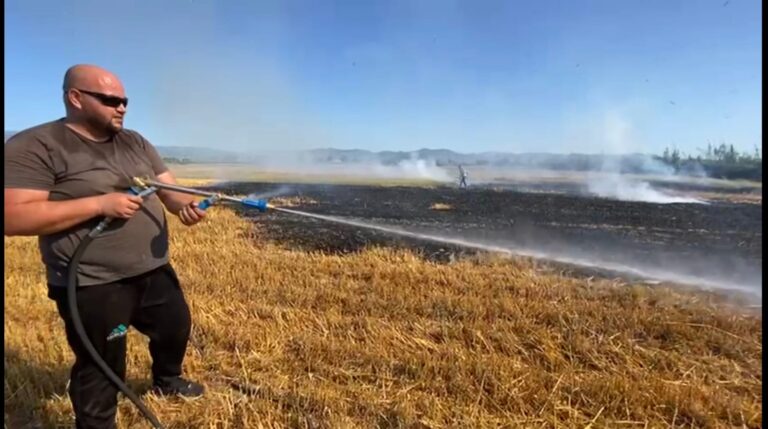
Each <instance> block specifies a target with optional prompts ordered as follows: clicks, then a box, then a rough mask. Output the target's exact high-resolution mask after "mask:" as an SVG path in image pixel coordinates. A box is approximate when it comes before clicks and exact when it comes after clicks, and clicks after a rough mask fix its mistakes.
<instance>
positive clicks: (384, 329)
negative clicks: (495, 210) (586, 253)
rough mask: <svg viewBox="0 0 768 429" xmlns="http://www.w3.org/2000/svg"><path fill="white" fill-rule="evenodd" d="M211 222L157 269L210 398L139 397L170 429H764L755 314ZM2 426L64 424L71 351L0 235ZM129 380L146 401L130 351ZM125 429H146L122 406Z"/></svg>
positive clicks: (191, 363)
mask: <svg viewBox="0 0 768 429" xmlns="http://www.w3.org/2000/svg"><path fill="white" fill-rule="evenodd" d="M262 228H263V225H254V224H253V223H251V222H248V221H247V220H245V219H243V218H241V217H239V216H238V215H237V213H235V212H234V211H232V210H230V209H226V208H215V209H213V210H211V211H210V212H209V217H208V219H207V220H206V221H205V222H204V223H202V224H200V225H198V226H196V227H194V228H185V227H183V226H182V225H181V224H180V223H179V222H177V221H176V220H175V218H172V219H171V234H172V249H171V252H172V260H173V263H174V264H175V266H176V268H177V271H178V273H179V276H180V279H181V281H182V283H183V287H184V289H185V292H186V294H187V297H188V300H189V302H190V305H191V309H192V313H193V324H194V327H193V333H192V339H191V342H190V345H189V349H188V352H187V360H186V365H185V369H186V371H187V375H188V376H190V377H191V378H194V379H197V380H200V381H202V382H203V383H204V384H206V386H207V387H208V394H207V396H205V397H204V398H201V399H198V400H195V401H183V400H179V399H160V398H155V397H153V396H151V395H149V394H146V395H145V396H144V397H145V400H146V401H147V403H148V404H149V406H150V407H151V408H152V409H154V410H155V411H156V413H157V414H158V416H159V417H160V419H161V421H163V422H164V423H165V424H166V425H167V426H168V427H174V428H258V427H297V428H322V427H334V428H336V427H339V428H345V427H361V428H363V427H365V428H367V427H382V428H400V427H402V428H431V427H480V428H482V427H593V428H596V427H612V428H615V427H669V426H673V427H750V428H752V427H754V428H757V427H761V422H762V406H761V401H762V393H761V387H762V369H761V362H762V361H761V354H762V346H761V342H762V332H761V318H760V316H759V315H756V314H754V312H753V311H752V312H750V311H747V310H745V309H741V308H738V307H733V306H730V305H728V304H727V302H724V301H723V300H722V299H720V298H718V297H717V296H714V295H711V294H704V293H695V294H693V293H683V292H679V291H676V290H672V289H668V288H659V287H656V288H654V287H651V286H645V285H638V284H626V283H625V282H622V281H619V280H595V279H576V278H568V277H565V276H562V275H560V274H558V273H556V272H552V271H544V270H540V269H539V267H538V266H537V263H536V262H534V261H531V260H527V259H520V260H509V259H502V258H495V257H490V256H477V257H473V258H469V259H463V260H459V261H457V262H453V263H437V262H432V261H429V260H425V259H422V258H420V257H419V256H418V255H416V254H414V253H412V252H410V251H408V250H406V249H397V250H396V249H387V248H369V249H365V250H362V251H360V252H354V253H351V254H326V253H321V252H312V251H307V250H298V249H292V248H291V247H289V246H285V245H283V244H282V243H280V242H277V241H272V240H269V239H264V238H265V237H267V235H266V234H265V232H264V231H263V230H262ZM4 245H5V267H6V268H5V298H6V300H5V322H4V329H5V345H4V351H5V357H4V368H5V376H4V381H5V426H6V427H8V428H21V427H56V426H57V425H63V427H67V425H69V424H71V422H72V415H71V412H70V405H69V400H68V398H67V395H66V383H67V378H68V371H69V366H70V365H71V363H72V355H71V353H70V352H69V350H68V348H67V345H66V340H65V338H64V335H63V328H62V325H61V323H60V322H59V320H58V317H57V315H56V313H55V308H54V306H53V304H52V302H50V301H49V300H48V299H47V298H46V297H45V286H44V283H43V279H44V276H43V271H42V267H41V266H40V264H39V263H38V258H39V256H38V251H37V249H36V244H35V240H34V239H31V238H7V237H6V238H5V243H4ZM128 341H129V357H128V360H129V362H128V379H129V384H130V385H131V386H133V387H134V388H135V389H138V390H139V391H144V390H146V388H147V387H148V378H147V376H148V374H149V365H150V362H149V355H148V352H147V350H146V341H145V339H144V338H143V337H142V336H141V335H140V334H137V333H135V332H131V333H130V334H129V340H128ZM119 427H120V428H144V427H149V426H148V425H147V424H146V423H145V422H144V421H143V420H142V417H141V416H140V415H139V414H138V411H137V410H136V408H135V407H134V406H133V405H132V404H131V403H130V402H129V401H127V400H126V399H122V400H121V405H120V410H119Z"/></svg>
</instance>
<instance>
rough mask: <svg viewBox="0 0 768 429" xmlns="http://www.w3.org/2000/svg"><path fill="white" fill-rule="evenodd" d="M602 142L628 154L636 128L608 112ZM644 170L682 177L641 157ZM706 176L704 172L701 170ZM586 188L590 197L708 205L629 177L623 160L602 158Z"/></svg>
mask: <svg viewBox="0 0 768 429" xmlns="http://www.w3.org/2000/svg"><path fill="white" fill-rule="evenodd" d="M602 128H603V129H602V142H603V144H606V145H607V146H608V148H609V149H611V150H612V151H614V152H618V153H628V152H629V150H628V149H632V148H633V147H636V144H635V143H634V133H635V130H634V127H633V126H632V123H631V122H630V121H629V120H627V119H626V118H625V116H624V115H622V114H620V113H619V112H617V111H608V112H606V113H605V115H604V117H603V122H602ZM641 159H642V166H641V168H642V170H643V172H645V173H650V174H653V175H655V176H656V177H657V178H660V179H670V178H673V179H674V178H677V177H679V176H678V175H677V173H676V172H675V170H674V169H673V168H672V167H671V166H669V165H666V164H664V163H662V162H660V161H658V160H655V159H653V158H651V157H647V156H646V157H642V158H641ZM701 172H702V173H703V169H702V170H701ZM586 188H587V191H588V192H589V193H590V194H593V195H596V196H599V197H602V198H610V199H616V200H620V201H639V202H648V203H655V204H671V203H695V204H706V202H705V201H702V200H700V199H697V198H692V197H683V196H676V195H670V194H667V193H665V192H662V191H660V190H658V189H655V188H654V187H653V186H652V185H651V184H650V183H649V182H648V181H645V180H640V179H637V178H630V177H628V176H627V175H625V174H623V172H622V166H621V165H620V158H617V157H609V156H606V157H603V161H602V166H601V168H600V171H599V172H598V173H590V174H588V175H587V179H586Z"/></svg>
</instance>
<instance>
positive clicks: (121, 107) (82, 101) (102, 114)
mask: <svg viewBox="0 0 768 429" xmlns="http://www.w3.org/2000/svg"><path fill="white" fill-rule="evenodd" d="M62 89H63V90H64V104H65V106H66V109H67V118H68V120H69V121H70V123H77V124H81V127H83V128H88V129H89V130H91V134H94V135H97V134H98V135H108V134H110V133H115V132H118V131H120V130H121V129H122V127H123V117H124V116H125V111H126V106H127V105H128V100H127V98H126V97H125V88H124V87H123V83H122V82H120V79H119V78H118V77H117V76H116V75H115V74H114V73H112V72H110V71H109V70H106V69H104V68H101V67H99V66H95V65H91V64H78V65H75V66H72V67H70V68H69V69H67V72H66V73H65V74H64V83H63V85H62Z"/></svg>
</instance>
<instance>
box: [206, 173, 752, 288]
mask: <svg viewBox="0 0 768 429" xmlns="http://www.w3.org/2000/svg"><path fill="white" fill-rule="evenodd" d="M286 187H287V189H288V191H287V192H286V193H285V194H283V197H297V196H301V197H304V198H303V200H305V201H310V200H311V201H312V202H311V203H305V204H299V205H296V206H293V207H291V208H292V209H296V210H302V211H306V212H310V213H317V214H322V215H328V216H336V217H340V218H344V219H349V220H356V221H363V222H369V223H374V224H376V225H380V226H388V227H395V228H400V229H404V230H407V231H411V232H418V233H426V234H432V235H437V236H441V237H450V238H460V239H464V240H468V241H473V242H480V243H484V244H490V245H497V246H501V247H515V248H526V249H530V250H534V251H537V252H544V253H549V254H552V255H555V256H558V255H559V256H567V257H576V258H579V259H586V260H592V261H598V262H601V263H605V262H609V263H617V264H623V265H629V266H633V267H639V268H643V269H644V270H646V271H647V270H657V271H666V272H672V273H677V274H679V275H686V276H696V277H702V278H710V279H714V280H717V281H719V282H724V283H733V284H734V285H744V284H752V285H755V286H757V285H760V282H761V279H762V274H761V272H762V205H760V204H735V203H721V202H716V203H711V204H708V205H705V204H653V203H641V202H626V201H616V200H609V199H602V198H594V197H585V196H572V195H563V194H557V193H550V194H546V193H524V192H516V191H512V190H500V189H487V188H472V189H469V190H462V189H457V188H454V187H438V188H422V187H374V186H351V185H350V186H346V185H307V184H301V185H292V184H274V183H229V184H226V185H222V186H220V187H217V188H215V189H216V191H219V192H224V193H230V194H237V195H249V194H256V195H257V196H258V194H260V193H267V192H271V191H274V190H276V189H278V188H286ZM435 204H442V205H447V206H448V207H447V208H445V206H443V208H444V209H442V210H440V209H435V208H433V205H435ZM249 216H250V215H249ZM253 221H254V222H256V223H257V224H259V225H261V226H263V229H264V230H265V231H266V233H267V234H268V236H269V237H270V238H271V239H273V240H276V241H279V242H281V243H285V244H287V245H289V246H294V247H298V248H302V249H306V250H322V251H327V252H353V251H358V250H360V249H362V248H364V247H366V246H371V245H384V246H402V247H408V248H412V249H417V250H418V251H420V252H421V253H422V254H423V255H424V257H426V258H429V259H432V260H437V261H447V260H453V259H455V258H457V257H461V256H463V255H470V254H474V253H476V252H477V251H476V250H473V249H467V248H462V247H457V246H452V245H445V244H441V243H435V242H430V241H425V240H417V239H412V238H403V237H398V236H395V235H391V234H387V233H384V232H379V231H374V230H366V229H362V228H358V227H352V226H347V225H340V224H336V223H332V222H328V221H322V220H316V219H312V218H307V217H301V216H296V215H291V214H286V213H281V212H276V211H270V212H269V213H266V214H254V215H253Z"/></svg>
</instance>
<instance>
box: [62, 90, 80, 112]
mask: <svg viewBox="0 0 768 429" xmlns="http://www.w3.org/2000/svg"><path fill="white" fill-rule="evenodd" d="M80 97H81V95H80V93H79V92H77V91H72V90H71V89H70V90H67V91H65V92H64V101H65V102H66V103H67V104H69V105H70V106H72V107H74V108H76V109H82V108H83V104H82V103H81V101H80Z"/></svg>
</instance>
